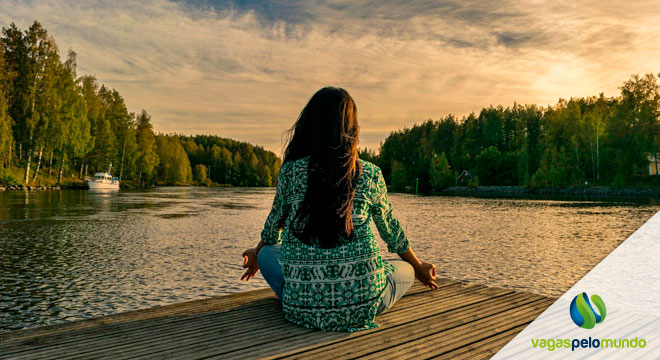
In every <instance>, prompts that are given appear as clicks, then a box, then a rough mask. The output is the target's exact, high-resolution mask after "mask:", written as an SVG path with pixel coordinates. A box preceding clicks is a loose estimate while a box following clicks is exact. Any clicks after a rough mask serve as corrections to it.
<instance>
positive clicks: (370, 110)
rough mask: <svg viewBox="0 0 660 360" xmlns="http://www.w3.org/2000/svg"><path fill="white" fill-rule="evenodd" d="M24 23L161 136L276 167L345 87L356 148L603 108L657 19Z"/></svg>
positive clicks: (150, 17) (650, 67)
mask: <svg viewBox="0 0 660 360" xmlns="http://www.w3.org/2000/svg"><path fill="white" fill-rule="evenodd" d="M0 7H1V8H2V9H3V11H2V13H1V14H0V24H1V25H3V26H6V25H8V24H9V23H10V22H12V21H14V22H16V24H17V25H18V26H19V27H21V28H24V29H25V28H27V27H28V26H29V24H30V23H31V22H32V21H33V20H35V19H36V20H39V21H40V22H42V24H43V25H44V26H45V27H46V28H47V29H48V30H49V32H50V33H51V34H53V35H54V36H55V38H56V40H57V41H58V44H59V46H60V49H61V51H63V50H64V51H65V50H66V49H68V48H73V49H74V50H76V52H77V53H78V65H79V67H78V69H79V72H80V73H81V74H94V75H96V76H97V78H98V79H99V81H100V82H102V83H105V84H107V85H108V86H110V87H113V88H116V89H117V90H118V91H119V92H120V93H121V94H122V95H123V96H124V98H125V99H126V101H127V105H128V107H129V109H131V110H132V111H136V112H137V111H140V110H141V109H142V108H144V109H146V110H147V111H148V112H150V113H151V114H152V115H153V121H154V127H155V129H156V130H157V131H162V132H179V133H191V134H192V133H213V134H218V135H220V136H226V137H233V138H237V139H241V140H245V141H250V142H253V143H257V144H261V145H264V146H265V147H266V148H267V149H270V150H273V151H275V152H276V153H279V152H280V151H279V146H280V140H281V135H282V132H283V131H284V130H286V129H287V128H288V127H290V126H291V124H292V123H293V121H294V120H295V118H296V117H297V115H298V112H299V111H300V110H301V109H302V107H303V106H304V104H305V103H306V101H307V100H308V99H309V97H310V96H311V95H312V94H313V92H314V91H316V90H317V89H319V88H320V87H322V86H325V85H337V86H342V87H345V88H346V89H347V90H348V91H349V92H350V93H351V94H352V95H353V97H354V98H355V100H356V102H357V104H358V111H359V117H360V121H361V129H362V130H361V133H362V140H361V145H366V146H369V147H372V148H377V146H378V143H379V142H380V141H381V140H383V139H384V138H385V137H386V136H387V134H388V133H389V132H390V131H392V130H396V129H399V128H401V127H404V126H409V125H411V124H412V123H414V122H420V121H423V120H424V119H427V118H438V117H440V116H443V115H446V114H448V113H453V114H457V115H464V114H467V113H469V112H471V111H479V110H480V109H481V108H482V107H483V106H488V105H490V104H504V105H508V104H511V103H513V102H514V101H517V102H518V103H538V104H541V105H547V104H552V103H555V102H556V101H557V99H558V98H559V97H571V96H588V95H596V94H598V93H599V92H601V91H604V92H605V94H606V95H607V96H613V95H616V94H617V93H618V91H617V87H618V86H620V84H621V83H622V82H623V81H625V80H626V79H628V77H629V76H630V75H631V74H633V73H647V72H658V69H660V46H659V44H658V43H657V42H656V41H653V39H655V37H656V35H655V34H657V33H658V32H659V30H660V23H658V22H657V21H656V19H657V17H658V15H660V14H659V12H660V11H659V9H660V8H659V7H658V6H657V3H653V2H643V1H640V2H634V3H626V4H622V3H620V2H616V1H599V2H592V1H574V2H562V1H559V2H541V1H526V2H513V1H508V2H507V1H505V2H497V3H495V2H487V1H483V2H477V1H435V2H429V1H411V2H406V3H404V4H402V3H400V2H393V1H368V2H356V1H344V0H341V1H339V0H335V1H278V2H259V3H258V4H257V5H253V4H252V3H251V2H208V1H195V2H172V1H166V0H151V1H117V2H102V1H90V2H84V3H83V4H81V3H80V2H74V1H43V2H42V1H33V2H23V1H6V0H0Z"/></svg>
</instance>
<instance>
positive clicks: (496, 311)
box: [0, 279, 555, 360]
mask: <svg viewBox="0 0 660 360" xmlns="http://www.w3.org/2000/svg"><path fill="white" fill-rule="evenodd" d="M438 285H440V289H438V290H434V291H429V290H426V289H425V288H424V286H422V285H421V284H420V283H415V285H414V286H413V287H412V289H410V290H409V291H408V293H406V295H405V296H404V297H403V298H402V299H401V300H399V302H397V304H395V306H394V307H393V308H392V309H390V310H389V311H387V312H385V313H383V314H381V315H379V316H378V317H377V318H376V321H377V322H378V323H379V324H380V327H378V328H376V329H371V330H366V331H358V332H355V333H352V334H347V333H338V332H331V331H330V332H324V331H318V330H312V329H307V328H304V327H300V326H297V325H294V324H292V323H290V322H288V321H287V320H286V319H284V316H283V314H282V310H281V306H280V304H279V302H278V301H277V300H276V299H275V298H274V296H273V293H272V291H271V290H270V289H262V290H255V291H249V292H245V293H240V294H234V295H227V296H221V297H216V298H210V299H204V300H197V301H190V302H185V303H181V304H176V305H168V306H163V307H158V308H152V309H146V310H138V311H131V312H127V313H123V314H117V315H111V316H106V317H102V318H97V319H91V320H82V321H76V322H71V323H66V324H60V325H53V326H44V327H39V328H34V329H26V330H18V331H12V332H8V333H0V359H35V360H37V359H62V358H66V359H167V358H174V359H258V358H267V359H284V358H287V359H310V358H313V359H332V360H337V359H354V358H362V359H377V358H378V359H382V358H396V359H408V358H409V359H412V358H415V359H426V358H442V359H480V358H489V357H491V356H492V355H493V354H495V353H496V352H497V351H498V350H499V349H500V348H502V347H503V346H504V345H505V344H506V343H507V342H508V341H510V340H511V339H512V338H513V337H514V336H515V335H516V334H518V333H519V332H520V331H522V329H523V328H524V327H525V326H526V325H527V324H529V323H530V322H531V321H532V320H534V319H535V318H536V317H537V316H538V315H539V314H540V313H541V312H543V310H545V309H546V308H547V307H548V306H550V304H552V303H553V302H554V300H555V299H551V298H546V297H543V296H539V295H535V294H531V293H524V292H518V291H513V290H507V289H499V288H491V287H486V286H483V285H474V284H466V283H461V282H458V281H453V280H449V279H441V280H439V281H438Z"/></svg>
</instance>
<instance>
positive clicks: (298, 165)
mask: <svg viewBox="0 0 660 360" xmlns="http://www.w3.org/2000/svg"><path fill="white" fill-rule="evenodd" d="M308 160H309V156H305V157H303V158H300V159H295V160H289V161H285V162H284V163H282V167H280V174H284V173H292V172H296V171H299V170H301V169H303V168H307V163H308Z"/></svg>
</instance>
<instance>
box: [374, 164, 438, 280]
mask: <svg viewBox="0 0 660 360" xmlns="http://www.w3.org/2000/svg"><path fill="white" fill-rule="evenodd" d="M374 182H375V188H374V191H373V193H374V197H373V200H372V201H373V204H372V207H371V215H372V217H373V219H374V223H376V228H377V229H378V233H379V234H380V237H381V238H383V241H385V243H386V244H387V250H388V251H389V252H393V253H397V254H399V256H400V257H401V258H402V259H403V260H405V261H406V262H408V263H409V264H410V265H412V267H413V268H414V269H415V277H416V278H417V279H419V281H421V282H422V283H423V284H424V285H425V286H426V287H428V288H430V289H437V288H438V285H437V284H436V283H435V265H433V264H430V263H425V262H422V261H420V260H419V259H418V258H417V256H416V255H415V252H414V251H413V250H412V248H411V247H410V242H409V241H408V238H407V237H406V235H405V233H404V232H403V229H402V228H401V224H399V220H397V219H396V217H395V216H394V214H393V213H392V204H390V201H389V199H388V197H387V185H386V184H385V178H384V177H383V173H382V172H381V171H380V169H379V170H378V172H377V174H376V178H375V179H374Z"/></svg>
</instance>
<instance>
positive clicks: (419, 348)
mask: <svg viewBox="0 0 660 360" xmlns="http://www.w3.org/2000/svg"><path fill="white" fill-rule="evenodd" d="M551 303H552V302H551V301H549V300H535V301H533V302H532V303H528V304H524V305H518V306H516V307H514V308H510V309H508V310H507V311H504V312H500V313H497V314H495V315H493V316H488V317H484V318H481V319H479V320H477V321H474V322H469V323H466V324H461V325H459V326H456V327H454V328H452V329H449V330H448V331H443V332H437V331H436V329H434V328H433V327H430V328H429V330H428V333H426V334H425V335H424V336H423V337H420V338H418V339H416V340H412V341H408V342H406V343H405V344H400V345H399V346H396V347H395V348H394V349H387V350H385V351H383V352H387V355H388V356H393V357H395V358H397V359H415V358H427V357H432V356H437V355H441V354H443V353H446V352H449V351H452V350H455V349H460V348H462V347H465V346H468V345H469V344H471V343H473V342H476V341H479V340H483V339H487V338H488V337H490V336H493V335H496V334H499V333H502V332H504V331H508V330H510V329H512V328H516V327H520V326H521V325H526V324H528V323H529V322H531V321H532V320H533V319H535V318H536V317H537V316H538V314H540V313H541V312H542V311H543V310H545V309H546V308H547V307H548V306H550V304H551ZM380 357H382V354H381V352H374V353H371V354H370V355H369V356H366V357H365V359H376V358H380Z"/></svg>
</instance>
